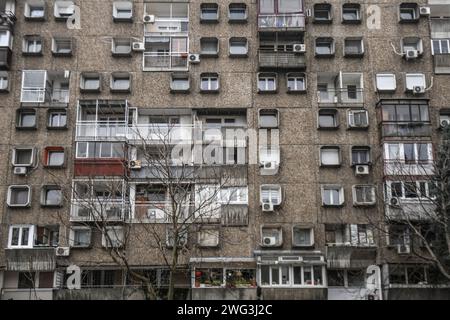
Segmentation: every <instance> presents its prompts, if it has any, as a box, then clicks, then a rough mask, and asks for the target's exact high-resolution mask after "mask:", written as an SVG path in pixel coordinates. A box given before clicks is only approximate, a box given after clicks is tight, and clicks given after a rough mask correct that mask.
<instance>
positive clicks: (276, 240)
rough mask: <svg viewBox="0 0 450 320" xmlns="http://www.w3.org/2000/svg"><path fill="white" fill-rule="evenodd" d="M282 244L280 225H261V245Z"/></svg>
mask: <svg viewBox="0 0 450 320" xmlns="http://www.w3.org/2000/svg"><path fill="white" fill-rule="evenodd" d="M282 244H283V229H282V228H281V227H270V226H262V227H261V246H263V247H277V246H281V245H282Z"/></svg>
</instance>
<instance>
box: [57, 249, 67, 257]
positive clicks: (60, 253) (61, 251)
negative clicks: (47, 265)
mask: <svg viewBox="0 0 450 320" xmlns="http://www.w3.org/2000/svg"><path fill="white" fill-rule="evenodd" d="M55 253H56V256H58V257H68V256H69V254H70V248H69V247H57V248H56V250H55Z"/></svg>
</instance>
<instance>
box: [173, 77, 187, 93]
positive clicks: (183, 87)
mask: <svg viewBox="0 0 450 320" xmlns="http://www.w3.org/2000/svg"><path fill="white" fill-rule="evenodd" d="M171 80H172V81H171V83H170V90H171V91H172V92H188V91H189V89H190V81H189V74H188V73H173V74H172V77H171Z"/></svg>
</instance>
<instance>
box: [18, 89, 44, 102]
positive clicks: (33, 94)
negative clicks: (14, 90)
mask: <svg viewBox="0 0 450 320" xmlns="http://www.w3.org/2000/svg"><path fill="white" fill-rule="evenodd" d="M46 95H47V91H46V89H45V88H42V87H40V88H31V87H23V88H22V96H21V98H20V101H21V102H31V103H32V102H35V103H43V102H45V97H46Z"/></svg>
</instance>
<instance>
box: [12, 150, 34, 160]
mask: <svg viewBox="0 0 450 320" xmlns="http://www.w3.org/2000/svg"><path fill="white" fill-rule="evenodd" d="M32 154H33V150H31V149H27V150H18V149H17V150H16V159H15V161H14V162H15V164H29V163H31V160H32V159H31V155H32Z"/></svg>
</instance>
